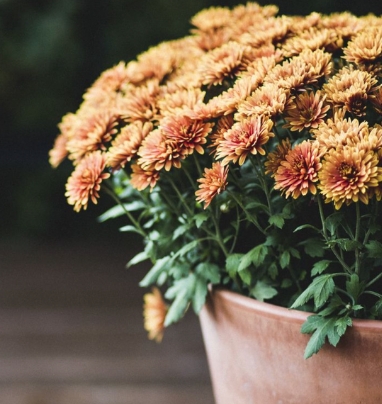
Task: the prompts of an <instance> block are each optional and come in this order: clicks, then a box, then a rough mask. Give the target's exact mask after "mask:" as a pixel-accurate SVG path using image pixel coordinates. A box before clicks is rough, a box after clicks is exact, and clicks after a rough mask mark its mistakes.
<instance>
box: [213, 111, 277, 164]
mask: <svg viewBox="0 0 382 404" xmlns="http://www.w3.org/2000/svg"><path fill="white" fill-rule="evenodd" d="M272 127H273V122H272V121H271V120H270V119H268V118H264V117H262V116H255V117H250V118H248V119H246V120H243V121H241V122H236V123H235V124H234V125H233V126H232V128H231V129H229V130H228V131H227V132H226V133H225V134H224V136H223V137H224V138H223V139H222V140H221V142H220V144H219V145H218V147H217V149H216V158H218V159H220V158H223V161H222V164H223V165H226V164H228V163H229V162H230V161H232V162H233V163H236V162H238V163H239V165H242V164H243V163H244V161H245V160H246V158H247V157H248V155H250V154H253V155H255V154H258V153H259V154H261V155H264V154H265V150H264V149H263V147H262V146H263V145H264V144H265V143H267V142H268V140H269V138H271V137H273V136H274V134H273V133H272V132H271V130H272Z"/></svg>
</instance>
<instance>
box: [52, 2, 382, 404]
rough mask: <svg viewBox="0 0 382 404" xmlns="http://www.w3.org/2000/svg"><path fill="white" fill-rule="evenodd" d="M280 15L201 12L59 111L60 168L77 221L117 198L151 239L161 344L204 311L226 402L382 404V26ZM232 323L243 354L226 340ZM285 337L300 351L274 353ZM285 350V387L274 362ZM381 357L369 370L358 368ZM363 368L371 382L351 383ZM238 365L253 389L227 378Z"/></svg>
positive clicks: (148, 301)
mask: <svg viewBox="0 0 382 404" xmlns="http://www.w3.org/2000/svg"><path fill="white" fill-rule="evenodd" d="M277 11H278V10H277V7H276V6H272V5H270V6H265V7H261V6H259V5H258V4H256V3H247V4H246V5H242V6H237V7H234V8H233V9H228V8H225V7H213V8H210V9H206V10H203V11H201V12H199V13H198V14H196V15H195V16H194V17H193V18H192V20H191V23H192V25H193V28H192V30H191V33H190V35H189V36H187V37H184V38H181V39H179V40H174V41H168V42H164V43H161V44H159V45H157V46H155V47H153V48H151V49H149V50H148V51H146V52H144V53H142V54H141V55H139V56H138V57H137V59H136V60H134V61H131V62H129V63H125V62H120V63H119V64H117V65H116V66H114V67H112V68H110V69H108V70H106V71H104V72H103V73H102V74H101V75H100V77H99V78H98V79H97V80H96V81H95V82H94V83H93V84H92V85H91V86H90V88H88V89H87V91H86V92H85V94H84V97H83V102H82V104H81V105H80V107H79V109H78V110H77V111H76V112H75V113H69V114H67V115H65V116H64V117H63V119H62V121H61V123H60V124H59V129H60V134H59V135H58V137H57V138H56V141H55V144H54V147H53V148H52V150H51V151H50V162H51V165H52V166H53V167H57V166H58V165H59V164H60V163H61V161H63V160H64V159H65V158H68V159H69V160H70V161H71V162H72V163H73V166H74V170H73V173H72V174H71V176H70V177H69V179H68V181H67V184H66V197H67V199H68V203H69V204H71V205H73V207H74V210H75V211H77V212H79V211H81V210H83V209H86V208H87V206H88V204H89V203H90V202H92V203H97V201H98V198H99V196H100V192H101V191H104V192H105V193H107V194H109V195H110V196H111V197H112V198H114V200H115V202H116V206H115V207H113V208H112V209H110V210H108V211H107V212H106V213H105V214H103V215H102V216H101V217H100V220H101V221H104V220H108V219H111V218H116V217H119V218H121V217H126V218H127V222H126V223H124V224H123V226H122V227H121V229H120V230H121V231H126V232H135V233H138V234H139V236H140V237H142V239H143V241H144V248H143V250H142V251H141V252H140V253H139V254H138V255H137V256H135V257H134V258H133V259H132V260H131V261H130V263H129V265H133V264H137V263H140V262H142V261H144V260H150V262H151V263H152V267H151V269H150V270H149V271H148V273H147V274H146V276H145V277H144V279H143V280H142V282H141V286H143V287H150V286H151V285H156V286H154V289H153V292H152V293H148V294H147V295H146V297H145V327H146V328H147V330H148V331H149V336H150V338H153V339H157V340H160V339H161V338H162V335H163V329H164V327H166V326H168V325H170V324H171V323H174V322H176V321H178V320H179V319H180V318H181V317H182V316H183V315H184V313H185V312H186V311H187V310H188V308H189V307H192V308H193V309H194V311H195V312H196V313H199V312H200V311H201V310H202V309H203V310H202V325H203V332H204V335H205V341H206V347H207V351H208V355H209V360H210V366H211V370H212V373H214V371H216V372H218V373H219V371H220V374H219V376H214V375H212V377H213V383H214V390H215V396H216V399H217V401H218V402H219V403H223V402H227V403H228V402H230V403H231V402H240V403H241V402H245V403H247V402H262V403H264V402H267V403H268V402H269V403H270V402H288V403H289V402H291V403H293V402H304V403H308V402H312V403H313V402H314V403H319V402H325V403H327V402H362V403H364V402H365V403H366V402H367V403H369V402H370V403H375V402H378V400H382V395H381V392H380V391H381V390H380V387H379V386H378V384H376V383H374V382H375V380H376V379H375V377H377V376H375V375H376V374H378V372H377V371H376V369H378V366H379V368H380V366H381V364H380V361H379V359H378V358H379V352H375V349H378V347H379V349H380V348H381V344H382V342H381V338H382V326H381V324H382V323H381V322H380V319H381V316H382V230H381V225H380V223H381V207H382V206H381V198H382V126H381V120H382V118H381V113H382V86H381V71H382V65H381V61H382V29H381V22H382V21H381V18H380V17H376V16H374V15H367V16H365V17H356V16H354V15H352V14H350V13H346V12H345V13H337V14H332V15H321V14H318V13H312V14H310V15H308V16H306V17H302V16H278V15H277ZM159 288H160V289H161V290H162V291H164V298H163V297H162V294H161V292H160V289H159ZM206 298H207V304H206ZM255 299H256V300H255ZM256 305H257V306H256ZM239 306H241V307H242V308H243V307H244V319H241V320H238V318H239V315H236V314H235V312H234V311H233V310H234V309H235V308H237V307H239ZM252 306H256V307H257V308H260V309H259V310H260V312H262V313H266V315H265V317H268V318H270V319H271V320H272V323H271V325H269V324H268V325H264V327H265V328H268V331H269V332H270V334H266V333H265V331H264V330H262V329H260V327H259V326H260V325H261V324H263V323H264V321H265V320H264V319H261V318H259V317H257V316H258V315H257V314H256V315H254V314H252V313H251V312H249V311H248V310H249V307H252ZM273 308H275V310H276V313H274V312H272V311H270V310H273ZM291 308H292V309H298V310H290V309H291ZM252 316H254V317H252ZM287 318H291V319H292V320H291V323H292V328H288V326H286V325H285V324H286V322H287V321H286V320H285V319H287ZM251 319H252V320H251ZM231 320H234V326H233V330H234V331H232V332H231V333H230V332H228V333H227V334H226V335H228V337H227V338H226V340H229V341H230V342H231V343H232V344H233V346H234V347H233V348H232V350H229V348H222V347H221V346H220V345H219V344H220V340H221V339H222V338H221V336H222V334H223V331H222V330H223V329H222V328H221V327H222V324H227V323H228V322H230V321H231ZM235 321H236V323H235ZM211 324H212V325H211ZM301 327H302V328H301ZM247 328H249V331H250V332H252V334H250V335H249V336H247V337H245V338H246V339H244V342H243V343H240V342H239V341H238V340H237V338H239V337H238V336H237V335H236V331H237V330H238V329H247ZM300 328H301V331H302V333H303V334H311V336H310V338H309V337H308V336H307V335H303V334H300V332H299V329H300ZM254 329H256V330H258V331H254ZM362 329H367V330H368V334H369V335H372V338H371V339H372V347H371V348H367V347H366V345H367V342H366V340H365V339H364V337H361V336H360V334H361V331H362ZM207 330H208V332H210V334H208V333H207ZM370 330H372V331H370ZM278 331H279V332H278ZM211 333H212V334H211ZM255 334H259V336H264V335H265V340H266V341H271V342H272V341H274V344H273V347H272V348H266V347H265V345H264V344H265V342H266V341H263V342H261V343H258V342H257V340H255ZM211 335H212V336H211ZM279 336H282V337H283V338H284V339H286V343H287V344H289V345H288V346H289V348H285V347H284V348H282V351H280V352H279V351H277V352H275V349H276V347H279V346H280V345H281V342H280V341H279V339H278V337H279ZM276 337H277V338H276ZM354 338H355V339H354ZM223 339H224V337H223ZM340 339H341V341H340ZM211 341H213V342H211ZM325 341H328V342H329V345H334V346H336V345H337V344H338V347H337V348H335V349H333V348H332V347H331V346H328V344H326V345H325V346H324V347H323V345H324V343H325ZM354 341H355V342H354ZM226 342H227V341H226ZM295 342H298V343H299V346H298V347H297V348H296V349H297V350H298V354H297V356H298V359H296V352H297V351H296V350H295V348H294V347H292V345H293V344H294V343H295ZM243 344H244V345H243ZM251 344H252V345H251ZM305 345H306V349H305V358H310V357H311V356H312V355H313V354H316V353H317V352H318V351H319V350H320V349H321V348H322V347H323V348H322V352H319V354H318V355H314V357H313V358H311V359H308V360H305V359H303V351H302V350H301V349H302V348H301V347H302V346H305ZM240 346H241V347H242V348H245V350H246V351H245V352H244V354H243V355H244V356H243V357H242V359H243V360H245V357H246V356H248V357H249V356H250V355H251V352H252V351H255V350H256V346H261V349H258V351H261V355H263V356H262V357H256V358H252V359H250V360H252V362H251V363H252V365H251V367H250V371H249V374H250V375H249V376H248V372H247V375H246V376H243V375H241V374H239V373H236V370H232V367H231V365H227V366H228V367H229V369H230V374H227V369H225V368H227V366H225V365H224V364H225V361H226V359H227V357H228V356H230V355H232V356H233V358H232V359H233V360H234V361H235V358H237V357H238V356H237V355H238V354H237V350H238V349H239V348H240ZM210 347H212V350H213V351H215V352H214V353H210V352H209V348H210ZM222 349H224V350H225V351H224V352H225V353H226V355H224V358H223V359H222V351H221V350H222ZM267 349H268V350H267ZM357 349H358V350H360V349H362V351H361V352H358V351H357ZM367 349H369V351H367ZM288 351H290V353H291V356H288V358H287V359H286V360H285V359H284V360H281V357H283V358H284V357H285V356H287V353H288ZM366 351H367V352H368V353H366ZM264 355H265V356H264ZM219 356H220V363H219V364H218V365H212V364H211V363H212V361H213V360H214V357H219ZM272 356H275V357H276V358H275V359H276V361H277V362H276V363H277V365H274V364H272V365H271V366H270V367H271V368H273V369H274V368H275V367H277V368H278V367H279V368H280V369H279V371H280V372H281V373H279V374H278V375H276V382H274V381H273V382H272V381H271V377H270V375H269V372H271V370H270V368H269V367H268V368H267V367H265V363H266V362H268V360H270V358H271V357H272ZM333 358H338V359H342V361H343V364H342V365H341V366H340V368H341V369H342V370H344V371H345V375H344V376H343V377H342V379H343V380H346V379H352V377H353V376H354V377H355V378H356V381H355V380H348V382H349V381H350V383H352V384H353V386H358V387H356V388H355V389H352V387H350V388H347V391H348V392H350V393H349V394H350V400H353V401H346V399H345V397H347V396H346V394H345V393H344V390H346V387H343V386H342V384H341V387H339V385H338V384H333V383H334V382H333V380H337V379H341V376H339V372H340V370H339V369H340V368H337V367H336V365H334V363H333V360H334V359H333ZM366 358H367V359H366ZM373 358H374V359H376V360H377V365H375V364H374V365H371V369H372V370H371V373H368V371H363V370H362V371H360V370H359V368H358V366H361V365H362V364H365V363H364V362H367V363H366V365H370V364H369V362H370V361H371V360H372V359H373ZM259 361H261V362H259ZM295 361H297V362H298V363H299V364H298V365H297V364H295ZM354 361H355V362H354ZM279 365H280V366H279ZM295 366H296V367H295ZM298 366H302V368H301V369H300V368H298ZM320 366H321V367H320ZM373 366H374V368H373ZM238 367H242V368H243V367H244V364H242V363H238ZM352 367H353V368H352ZM350 368H351V371H354V369H355V368H356V369H357V372H356V373H354V375H353V373H352V374H351V375H350V376H349V373H346V372H349V369H350ZM330 369H336V371H335V375H333V374H331V372H330V371H329V370H330ZM255 370H256V372H258V373H256V374H255V376H254V374H253V373H251V372H252V371H255ZM224 372H225V374H226V377H227V380H229V379H237V381H238V382H239V384H240V383H241V385H240V387H236V388H232V387H227V386H229V382H228V381H227V380H224V382H223V384H222V385H219V386H218V383H219V382H218V380H220V378H221V377H224ZM297 372H302V373H303V374H304V375H309V377H310V378H313V379H314V378H315V375H316V380H315V384H314V386H315V387H314V389H315V390H317V392H318V393H317V394H318V396H314V397H313V395H312V396H311V397H310V396H309V394H312V389H313V387H312V386H313V385H312V384H310V383H311V382H309V380H308V379H307V380H305V379H304V378H303V383H301V384H304V386H305V389H306V390H307V391H305V392H303V393H300V392H297V389H296V382H294V383H290V382H288V383H286V384H288V385H289V388H290V389H291V390H292V391H289V392H287V391H286V390H285V388H286V387H285V386H284V384H285V383H282V382H281V379H280V378H283V375H285V373H291V374H292V377H294V378H295V379H296V378H297V377H300V376H301V375H300V374H299V375H298V376H297ZM325 372H326V373H327V377H326V379H321V378H322V377H324V374H325ZM261 373H263V374H264V378H261V377H260V376H259V375H260V374H261ZM235 375H236V376H237V377H236V376H235ZM317 375H318V376H317ZM277 377H278V379H277ZM362 377H363V378H362ZM256 378H257V379H258V380H261V383H263V384H264V383H267V382H268V383H271V384H272V383H273V384H275V383H276V384H280V391H278V387H277V386H275V387H274V388H271V387H269V386H268V387H267V389H266V390H267V391H266V392H265V393H264V395H261V394H262V393H259V390H261V386H260V385H259V383H258V384H257V385H256V387H255V388H252V387H250V383H251V382H252V381H253V380H252V379H256ZM336 378H337V379H336ZM264 379H266V381H264ZM342 379H341V380H342ZM361 379H362V381H361ZM277 380H278V381H277ZM323 380H325V382H324V381H323ZM261 383H260V384H261ZM336 383H337V382H336ZM338 383H339V382H338ZM341 383H342V382H341ZM357 383H360V384H359V385H357ZM325 385H326V386H327V390H328V392H326V393H322V392H323V390H322V389H323V388H324V387H323V386H325ZM360 386H361V387H360ZM372 386H374V387H372ZM284 387H285V388H284ZM325 391H326V390H325ZM230 392H231V393H230ZM232 392H233V393H232ZM238 392H240V393H238ZM230 394H235V395H234V396H232V397H231V396H230ZM240 394H242V395H240ZM257 394H258V395H257ZM320 394H322V396H320ZM357 394H358V396H357ZM320 397H321V398H320ZM322 397H324V398H322ZM339 397H342V398H341V400H345V401H339V400H340V398H339ZM359 397H361V399H362V400H364V401H357V400H359ZM272 400H273V401H272ZM283 400H284V401H283Z"/></svg>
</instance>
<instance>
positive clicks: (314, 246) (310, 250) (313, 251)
mask: <svg viewBox="0 0 382 404" xmlns="http://www.w3.org/2000/svg"><path fill="white" fill-rule="evenodd" d="M299 245H301V246H303V247H304V251H305V253H306V254H308V255H310V256H311V257H322V256H323V255H324V253H325V243H324V242H323V241H322V240H321V239H319V238H308V239H306V240H304V241H302V242H301V243H299Z"/></svg>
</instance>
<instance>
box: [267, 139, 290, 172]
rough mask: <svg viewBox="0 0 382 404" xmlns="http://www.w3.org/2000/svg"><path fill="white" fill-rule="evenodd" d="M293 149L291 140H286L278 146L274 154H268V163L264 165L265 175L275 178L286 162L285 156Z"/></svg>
mask: <svg viewBox="0 0 382 404" xmlns="http://www.w3.org/2000/svg"><path fill="white" fill-rule="evenodd" d="M291 149H292V146H291V144H290V140H289V138H286V139H284V140H282V141H281V143H279V144H278V145H277V146H276V149H275V150H274V151H273V152H271V153H268V155H267V161H266V162H265V163H264V165H265V174H269V175H270V176H271V177H274V176H275V174H276V172H277V170H278V168H279V166H280V163H281V162H282V161H283V160H285V156H286V155H287V154H288V153H289V151H290V150H291Z"/></svg>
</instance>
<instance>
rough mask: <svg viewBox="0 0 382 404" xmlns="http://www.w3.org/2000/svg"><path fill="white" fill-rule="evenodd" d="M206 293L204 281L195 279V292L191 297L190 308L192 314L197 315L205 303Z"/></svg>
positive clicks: (206, 285) (206, 287) (206, 286)
mask: <svg viewBox="0 0 382 404" xmlns="http://www.w3.org/2000/svg"><path fill="white" fill-rule="evenodd" d="M207 292H208V284H207V282H206V281H205V279H202V278H199V277H197V279H196V283H195V291H194V293H193V295H192V308H193V309H194V312H195V313H196V314H198V313H199V312H200V310H201V309H202V307H203V306H204V303H205V302H206V296H207Z"/></svg>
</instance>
